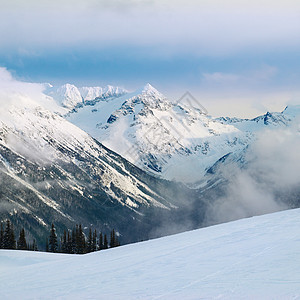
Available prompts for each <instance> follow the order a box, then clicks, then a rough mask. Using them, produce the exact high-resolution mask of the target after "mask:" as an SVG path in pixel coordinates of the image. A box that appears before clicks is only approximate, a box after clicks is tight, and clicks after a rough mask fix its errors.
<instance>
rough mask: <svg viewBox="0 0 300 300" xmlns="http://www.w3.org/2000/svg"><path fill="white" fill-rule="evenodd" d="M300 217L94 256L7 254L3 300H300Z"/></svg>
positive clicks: (270, 218) (0, 289) (294, 213)
mask: <svg viewBox="0 0 300 300" xmlns="http://www.w3.org/2000/svg"><path fill="white" fill-rule="evenodd" d="M299 226H300V210H299V209H295V210H288V211H284V212H279V213H275V214H269V215H264V216H259V217H254V218H247V219H243V220H239V221H236V222H230V223H226V224H221V225H217V226H212V227H209V228H203V229H199V230H195V231H191V232H185V233H182V234H177V235H173V236H169V237H164V238H160V239H156V240H152V241H147V242H142V243H136V244H132V245H127V246H123V247H118V248H113V249H110V250H106V251H100V252H94V253H91V254H86V255H82V256H79V255H67V254H51V253H39V252H32V251H31V252H30V251H13V250H10V251H9V250H0V269H1V271H2V272H1V274H0V296H1V299H7V300H9V299H24V300H25V299H53V298H56V299H298V298H299V297H300V290H299V286H300V272H299V268H300V252H299V248H300V239H299Z"/></svg>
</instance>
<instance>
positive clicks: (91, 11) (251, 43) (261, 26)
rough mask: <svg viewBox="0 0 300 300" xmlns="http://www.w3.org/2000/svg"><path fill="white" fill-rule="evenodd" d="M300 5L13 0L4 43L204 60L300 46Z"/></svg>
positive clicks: (1, 32)
mask: <svg viewBox="0 0 300 300" xmlns="http://www.w3.org/2000/svg"><path fill="white" fill-rule="evenodd" d="M10 2H11V1H9V3H10ZM279 2H280V3H283V1H279ZM226 3H227V2H226ZM291 3H292V2H291ZM293 3H294V6H293V7H292V6H291V5H288V4H287V5H286V6H285V8H284V9H281V10H280V9H279V7H281V6H278V5H273V4H272V5H271V6H270V7H271V8H270V7H264V6H262V5H261V4H258V2H257V1H256V2H255V4H253V5H250V6H249V5H247V4H245V3H244V1H243V5H241V4H239V3H238V2H237V1H228V3H227V4H226V5H224V4H223V5H222V4H221V3H220V1H211V2H208V1H203V3H202V1H201V2H200V1H197V2H196V1H184V2H183V1H175V2H173V1H172V2H171V1H162V2H160V1H137V0H135V1H134V0H132V1H117V0H115V1H92V0H90V1H66V0H65V1H62V2H60V3H59V5H57V3H56V2H53V1H46V2H45V1H44V2H43V1H42V2H41V3H39V2H38V1H31V2H29V3H28V2H27V1H26V5H24V4H22V3H21V1H12V3H10V4H2V5H4V7H2V9H1V13H0V16H1V18H0V25H1V26H0V36H1V38H0V42H1V45H2V49H8V48H11V47H13V48H17V47H21V48H28V47H29V48H30V47H32V48H35V47H41V48H48V47H53V48H55V49H57V48H59V47H74V46H76V47H79V46H80V45H83V44H84V45H85V46H86V47H87V46H91V45H93V46H94V47H99V48H102V47H107V46H120V45H124V44H125V45H133V46H149V45H151V46H156V47H157V52H158V53H159V52H168V53H169V54H172V55H176V54H178V53H192V54H194V55H200V56H201V55H209V56H211V55H227V54H229V53H230V54H235V53H237V52H239V51H251V50H252V51H257V50H263V49H268V50H272V51H274V49H275V47H276V51H277V50H278V49H290V47H296V48H297V49H299V46H300V42H299V41H300V30H299V28H300V18H299V7H300V6H299V4H297V3H295V2H293ZM53 20H55V22H53Z"/></svg>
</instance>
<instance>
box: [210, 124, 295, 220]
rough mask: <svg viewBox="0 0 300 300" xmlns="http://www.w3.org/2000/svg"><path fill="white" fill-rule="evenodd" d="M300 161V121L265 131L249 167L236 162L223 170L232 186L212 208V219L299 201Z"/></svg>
mask: <svg viewBox="0 0 300 300" xmlns="http://www.w3.org/2000/svg"><path fill="white" fill-rule="evenodd" d="M299 160H300V131H299V120H297V121H296V122H295V124H294V126H293V127H291V128H286V129H280V130H266V131H264V132H262V133H261V134H260V135H259V136H258V138H257V141H256V142H254V144H253V145H251V146H250V149H249V150H248V152H247V155H246V161H247V162H248V164H247V165H246V168H244V169H240V168H239V167H237V166H236V165H234V164H233V165H228V166H226V167H224V168H222V169H221V170H222V174H223V175H224V176H225V178H227V180H228V186H227V189H226V194H225V195H224V196H223V197H221V198H220V199H218V200H217V201H216V202H215V203H214V205H213V206H212V207H211V210H210V212H209V213H208V221H213V222H215V221H217V222H224V221H229V220H235V219H239V218H244V217H249V216H253V215H257V214H264V213H270V212H274V211H278V210H281V209H285V208H288V207H290V203H289V202H292V201H295V200H298V201H299V185H300V169H299ZM297 193H298V194H297ZM297 197H298V198H297Z"/></svg>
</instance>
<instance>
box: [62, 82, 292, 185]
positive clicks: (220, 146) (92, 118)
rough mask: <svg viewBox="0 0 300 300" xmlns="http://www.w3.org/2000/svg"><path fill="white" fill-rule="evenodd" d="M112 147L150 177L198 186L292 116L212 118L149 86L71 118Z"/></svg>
mask: <svg viewBox="0 0 300 300" xmlns="http://www.w3.org/2000/svg"><path fill="white" fill-rule="evenodd" d="M67 119H68V120H69V121H71V122H72V123H74V124H76V125H77V126H79V127H80V128H82V129H83V130H85V131H86V132H88V133H89V134H91V135H92V136H93V137H95V138H96V139H97V140H99V141H100V142H101V143H103V144H104V145H105V146H107V147H108V148H110V149H112V150H113V151H115V152H117V153H119V154H120V155H121V156H123V157H125V158H126V159H128V160H129V161H130V162H132V163H134V164H135V165H137V166H139V167H141V168H142V169H144V170H146V171H147V172H149V173H151V174H155V175H158V176H161V177H162V178H165V179H169V180H173V179H174V180H176V181H181V182H186V183H195V182H196V181H198V180H200V179H201V178H202V177H203V175H204V174H205V173H206V172H207V170H208V169H209V168H210V167H211V166H213V165H214V164H215V162H216V161H218V160H219V159H220V158H222V157H223V156H224V155H227V154H228V153H233V152H240V151H243V150H244V149H245V148H246V147H247V146H248V145H249V144H250V143H251V142H252V141H253V139H254V138H255V133H256V132H258V131H261V130H262V129H263V128H265V127H268V128H277V127H279V126H287V125H288V124H289V123H290V122H291V120H292V119H293V116H291V115H289V114H287V112H284V113H272V114H271V113H267V114H266V115H263V116H260V117H257V118H255V119H252V120H247V119H237V118H213V117H211V116H209V115H206V114H204V113H203V110H201V109H199V108H195V107H193V106H191V105H187V103H184V101H181V102H179V103H172V102H170V101H169V100H168V99H167V98H166V97H165V96H164V95H162V94H161V93H160V92H158V91H157V90H156V89H155V88H154V87H152V86H151V85H150V84H147V85H146V86H145V87H144V88H142V89H140V90H138V91H136V92H134V93H131V94H126V95H124V96H122V97H119V98H117V99H109V100H107V101H101V102H98V103H96V104H95V105H94V106H93V107H89V106H85V107H82V108H79V109H78V110H77V111H74V112H72V113H70V114H68V115H67Z"/></svg>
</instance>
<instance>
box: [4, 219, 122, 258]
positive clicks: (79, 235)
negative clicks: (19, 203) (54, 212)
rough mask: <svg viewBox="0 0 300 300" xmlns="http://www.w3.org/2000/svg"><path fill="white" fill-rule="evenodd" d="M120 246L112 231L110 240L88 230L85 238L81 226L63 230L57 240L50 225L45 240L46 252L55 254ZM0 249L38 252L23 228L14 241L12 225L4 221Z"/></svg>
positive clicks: (54, 231) (116, 236) (85, 251)
mask: <svg viewBox="0 0 300 300" xmlns="http://www.w3.org/2000/svg"><path fill="white" fill-rule="evenodd" d="M118 246H120V242H119V239H118V235H117V234H116V232H115V230H114V229H113V230H112V231H111V232H110V239H109V240H108V237H107V235H106V234H103V233H102V232H100V234H99V236H98V235H97V231H96V230H94V231H92V229H91V228H90V229H89V233H88V235H87V236H86V235H85V234H84V232H83V230H82V225H81V224H79V225H76V226H75V227H74V228H73V229H72V230H64V233H63V235H62V236H61V237H60V238H58V236H57V234H56V229H55V226H54V224H52V225H51V229H50V232H49V236H48V237H47V238H46V251H47V252H54V253H55V252H56V253H70V254H84V253H90V252H94V251H99V250H104V249H108V248H114V247H118ZM0 249H17V250H33V251H38V247H37V243H36V240H35V239H34V240H33V241H32V242H31V243H29V242H28V241H27V239H26V233H25V230H24V228H22V229H21V230H20V232H19V236H18V239H17V240H16V237H15V232H14V227H13V224H12V223H11V222H10V220H6V223H5V227H4V226H3V224H2V223H1V225H0Z"/></svg>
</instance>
